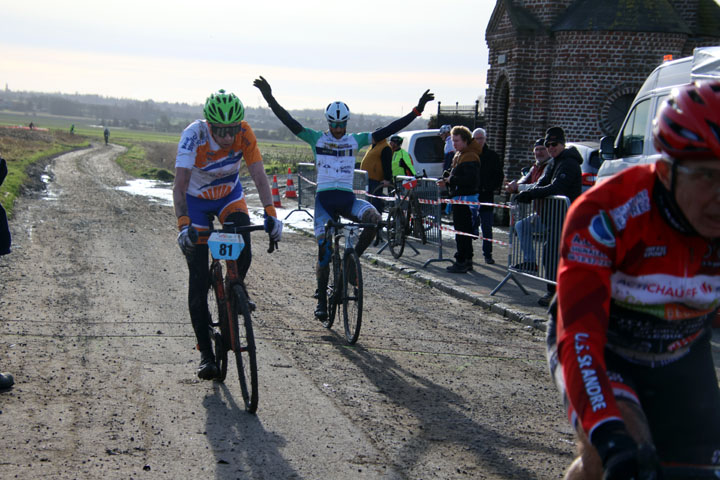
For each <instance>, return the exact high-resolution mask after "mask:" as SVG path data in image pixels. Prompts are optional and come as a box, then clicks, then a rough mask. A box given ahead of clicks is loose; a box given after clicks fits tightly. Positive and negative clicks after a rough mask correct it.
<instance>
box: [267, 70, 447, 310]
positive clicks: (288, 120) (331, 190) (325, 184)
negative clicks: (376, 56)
mask: <svg viewBox="0 0 720 480" xmlns="http://www.w3.org/2000/svg"><path fill="white" fill-rule="evenodd" d="M253 85H255V86H256V87H257V88H258V89H259V90H260V92H261V93H262V95H263V97H264V98H265V100H266V101H267V102H268V105H269V106H270V108H271V109H272V111H273V113H274V114H275V115H276V116H277V117H278V118H279V119H280V121H281V122H282V123H283V124H284V125H285V126H286V127H288V128H289V129H290V131H291V132H292V133H294V134H295V135H297V136H298V137H299V138H300V139H301V140H303V141H305V142H307V143H308V144H309V145H310V147H311V148H312V150H313V154H314V155H315V165H316V168H317V195H316V197H315V238H317V240H318V262H317V266H316V273H317V293H318V304H317V308H316V309H315V316H316V317H317V318H318V319H320V320H324V319H325V318H327V295H326V291H327V284H328V278H329V276H330V247H331V246H330V244H329V243H327V242H326V240H325V225H326V224H327V222H328V220H330V219H331V218H333V217H335V216H337V215H340V216H343V217H346V218H349V219H351V220H353V221H356V222H361V223H374V224H375V225H377V224H378V223H379V222H380V213H379V212H378V211H377V210H376V209H375V207H373V206H372V205H371V204H370V202H366V201H365V200H360V199H357V198H355V194H354V193H353V175H354V171H355V156H356V155H357V153H358V150H359V149H361V148H363V147H364V146H366V145H369V144H370V143H371V141H372V140H373V139H375V140H376V141H380V140H382V139H384V138H387V137H388V136H390V135H392V134H394V133H396V132H398V131H400V130H401V129H403V128H405V127H407V126H408V125H410V123H411V122H412V121H413V120H414V119H415V118H416V117H419V116H420V115H421V114H422V111H423V109H424V108H425V104H426V103H427V102H430V101H432V100H434V99H435V96H434V95H433V94H432V93H430V90H426V91H425V93H423V94H422V96H421V97H420V100H419V101H418V104H417V106H416V107H415V108H413V109H412V111H411V112H410V113H408V114H407V115H405V116H404V117H401V118H399V119H397V120H395V121H393V122H391V123H390V124H389V125H387V126H385V127H383V128H380V129H378V130H376V131H375V132H372V133H371V132H363V133H347V131H346V129H347V121H348V118H349V117H350V109H349V108H348V106H347V105H345V103H343V102H333V103H331V104H330V105H328V106H327V108H326V109H325V118H326V119H327V121H328V130H327V131H325V132H322V131H319V130H313V129H311V128H305V127H303V126H302V125H301V124H300V123H299V122H298V121H297V120H295V119H294V118H292V117H291V116H290V114H289V113H288V112H287V110H285V109H284V108H283V107H281V106H280V104H279V103H278V102H277V100H275V97H273V95H272V89H271V88H270V84H269V83H268V81H267V80H265V79H264V78H263V77H260V78H258V79H256V80H255V81H254V82H253ZM376 230H377V227H374V228H365V229H364V230H363V232H362V233H361V234H360V238H359V240H358V243H357V246H356V247H355V250H356V251H357V253H358V255H361V254H362V253H363V252H364V251H365V249H366V248H367V247H368V245H370V242H371V241H372V239H373V238H374V237H375V232H376Z"/></svg>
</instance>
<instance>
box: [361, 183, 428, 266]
mask: <svg viewBox="0 0 720 480" xmlns="http://www.w3.org/2000/svg"><path fill="white" fill-rule="evenodd" d="M421 178H427V174H425V173H424V172H423V174H422V175H417V176H415V178H410V179H407V180H402V181H401V180H398V179H395V182H394V183H395V185H396V187H395V188H393V189H392V190H391V191H389V192H387V193H384V190H382V186H380V187H378V188H376V189H375V190H376V192H377V193H375V192H373V195H378V196H382V195H387V196H394V197H395V201H394V202H393V203H392V204H390V205H389V207H388V209H387V210H388V215H387V219H386V220H385V222H384V223H383V225H384V227H385V231H386V233H387V239H388V246H389V247H390V253H391V254H392V256H393V257H395V258H400V257H401V256H402V254H403V252H404V251H405V239H406V238H407V237H408V236H412V237H415V238H417V239H418V240H420V241H421V242H422V243H423V245H424V244H425V243H427V230H428V228H429V227H428V226H427V225H426V224H425V217H424V215H423V212H422V207H421V205H420V201H419V199H418V196H417V193H416V192H415V187H416V186H417V181H418V180H419V179H421ZM385 188H390V187H385Z"/></svg>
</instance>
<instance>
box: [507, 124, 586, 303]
mask: <svg viewBox="0 0 720 480" xmlns="http://www.w3.org/2000/svg"><path fill="white" fill-rule="evenodd" d="M545 147H547V149H548V153H549V154H550V156H551V157H552V159H553V163H552V165H550V166H549V167H548V168H546V169H545V173H544V174H543V176H542V177H541V178H540V180H538V182H537V184H536V185H535V186H534V187H532V188H529V189H527V190H525V191H524V192H520V193H519V194H518V195H517V196H516V197H515V200H517V201H518V202H526V203H527V202H530V201H532V200H537V199H540V198H546V197H551V196H553V195H563V196H566V197H568V198H569V199H570V202H572V201H574V200H575V199H576V198H577V197H579V196H580V193H581V192H582V170H581V168H580V166H581V165H582V156H581V155H580V152H578V151H577V149H576V148H575V147H570V148H565V131H564V130H563V129H562V128H560V127H551V128H548V129H547V131H546V132H545ZM544 211H545V210H543V212H544ZM543 220H544V221H543V223H544V224H545V225H546V226H547V228H548V237H547V242H546V244H545V248H544V253H543V258H544V265H545V268H546V269H547V272H548V277H549V278H550V279H553V280H554V279H555V277H556V276H557V261H558V248H559V241H560V233H561V230H562V219H560V218H547V219H543ZM547 291H548V293H547V294H545V295H544V296H543V297H541V298H540V299H539V300H538V303H539V304H540V305H542V306H544V307H546V306H548V305H549V304H550V300H551V299H552V296H553V294H554V293H555V285H551V284H548V286H547Z"/></svg>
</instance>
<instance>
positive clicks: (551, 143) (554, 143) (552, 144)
mask: <svg viewBox="0 0 720 480" xmlns="http://www.w3.org/2000/svg"><path fill="white" fill-rule="evenodd" d="M545 146H546V147H557V146H558V142H545Z"/></svg>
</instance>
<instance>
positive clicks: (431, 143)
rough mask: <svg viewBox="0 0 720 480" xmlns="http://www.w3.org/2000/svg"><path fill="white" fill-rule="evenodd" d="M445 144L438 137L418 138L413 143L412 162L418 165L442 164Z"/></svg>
mask: <svg viewBox="0 0 720 480" xmlns="http://www.w3.org/2000/svg"><path fill="white" fill-rule="evenodd" d="M444 147H445V144H444V143H443V141H442V138H440V137H439V136H438V135H432V136H429V137H420V138H418V139H417V140H416V141H415V151H414V152H413V153H414V157H413V160H415V161H416V162H419V163H438V162H439V163H442V162H443V148H444Z"/></svg>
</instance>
